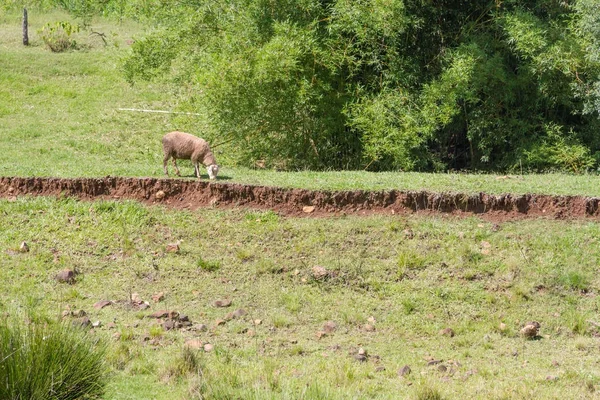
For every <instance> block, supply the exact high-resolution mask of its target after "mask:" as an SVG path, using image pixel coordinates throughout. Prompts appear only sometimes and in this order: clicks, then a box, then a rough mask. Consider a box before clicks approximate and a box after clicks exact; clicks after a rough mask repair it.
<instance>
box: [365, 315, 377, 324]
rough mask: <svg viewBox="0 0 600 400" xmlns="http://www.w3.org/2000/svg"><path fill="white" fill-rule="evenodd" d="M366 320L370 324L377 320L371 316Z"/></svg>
mask: <svg viewBox="0 0 600 400" xmlns="http://www.w3.org/2000/svg"><path fill="white" fill-rule="evenodd" d="M367 322H368V323H370V324H372V325H375V322H377V321H376V320H375V317H373V316H371V317H369V318H367Z"/></svg>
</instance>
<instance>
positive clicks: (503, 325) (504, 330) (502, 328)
mask: <svg viewBox="0 0 600 400" xmlns="http://www.w3.org/2000/svg"><path fill="white" fill-rule="evenodd" d="M498 329H499V330H500V332H506V324H505V323H504V322H500V325H498Z"/></svg>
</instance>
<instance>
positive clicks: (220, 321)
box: [215, 319, 227, 326]
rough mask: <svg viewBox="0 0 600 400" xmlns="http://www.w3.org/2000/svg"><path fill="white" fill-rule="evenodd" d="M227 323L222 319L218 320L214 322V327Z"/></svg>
mask: <svg viewBox="0 0 600 400" xmlns="http://www.w3.org/2000/svg"><path fill="white" fill-rule="evenodd" d="M226 322H227V321H225V320H224V319H218V320H216V321H215V326H220V325H225V323H226Z"/></svg>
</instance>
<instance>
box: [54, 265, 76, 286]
mask: <svg viewBox="0 0 600 400" xmlns="http://www.w3.org/2000/svg"><path fill="white" fill-rule="evenodd" d="M56 280H57V281H59V282H61V283H69V284H71V283H73V282H74V281H75V271H73V270H70V269H63V270H62V271H60V272H59V273H58V274H56Z"/></svg>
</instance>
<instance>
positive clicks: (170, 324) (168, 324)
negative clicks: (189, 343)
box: [162, 319, 176, 331]
mask: <svg viewBox="0 0 600 400" xmlns="http://www.w3.org/2000/svg"><path fill="white" fill-rule="evenodd" d="M162 327H163V329H164V330H165V331H170V330H171V329H174V328H175V327H176V325H175V321H173V320H170V319H168V320H166V321H165V322H163V323H162Z"/></svg>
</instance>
